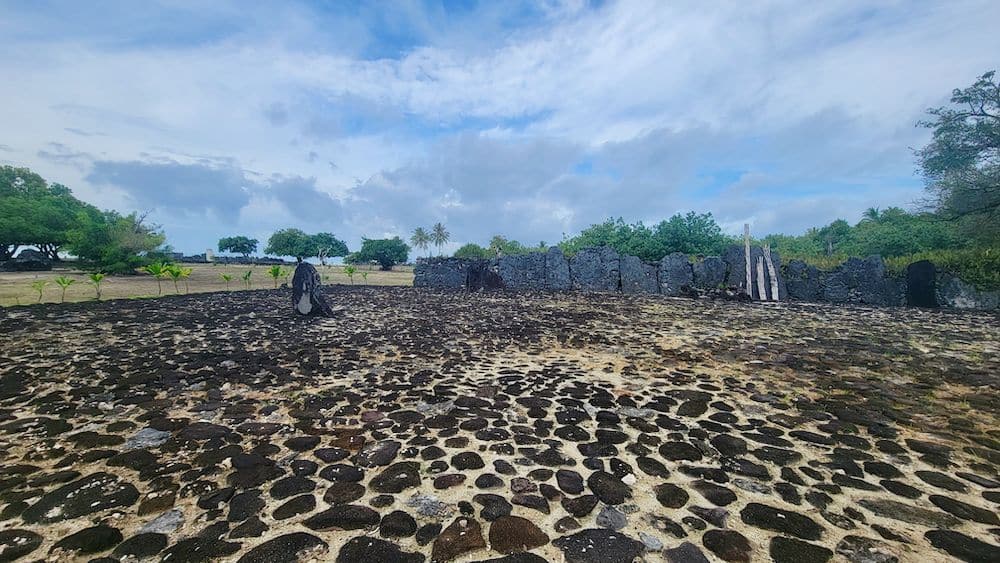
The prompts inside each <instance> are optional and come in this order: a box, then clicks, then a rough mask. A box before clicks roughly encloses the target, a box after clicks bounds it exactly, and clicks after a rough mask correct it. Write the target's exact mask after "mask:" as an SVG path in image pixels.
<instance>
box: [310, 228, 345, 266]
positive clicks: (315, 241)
mask: <svg viewBox="0 0 1000 563" xmlns="http://www.w3.org/2000/svg"><path fill="white" fill-rule="evenodd" d="M310 242H311V243H312V246H313V249H314V250H315V251H316V254H315V256H317V257H318V258H319V261H320V263H321V264H323V265H324V266H325V265H326V259H327V258H333V257H336V256H347V244H346V243H344V241H342V240H340V239H338V238H337V237H335V236H333V234H331V233H316V234H315V235H312V236H311V237H310Z"/></svg>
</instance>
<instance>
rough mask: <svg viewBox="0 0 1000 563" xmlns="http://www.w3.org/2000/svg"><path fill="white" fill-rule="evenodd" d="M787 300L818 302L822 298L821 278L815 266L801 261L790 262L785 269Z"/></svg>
mask: <svg viewBox="0 0 1000 563" xmlns="http://www.w3.org/2000/svg"><path fill="white" fill-rule="evenodd" d="M785 283H786V285H787V287H788V298H789V299H796V300H798V301H819V300H820V299H821V298H822V296H823V276H822V273H821V272H820V271H819V269H818V268H816V266H810V265H809V264H806V263H805V262H803V261H802V260H791V261H790V262H788V266H786V267H785Z"/></svg>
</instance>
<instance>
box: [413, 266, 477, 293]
mask: <svg viewBox="0 0 1000 563" xmlns="http://www.w3.org/2000/svg"><path fill="white" fill-rule="evenodd" d="M471 262H472V261H471V260H463V259H461V258H421V259H420V260H417V265H416V267H415V268H414V269H413V287H438V288H442V289H462V288H464V287H465V283H466V278H468V272H469V264H470V263H471Z"/></svg>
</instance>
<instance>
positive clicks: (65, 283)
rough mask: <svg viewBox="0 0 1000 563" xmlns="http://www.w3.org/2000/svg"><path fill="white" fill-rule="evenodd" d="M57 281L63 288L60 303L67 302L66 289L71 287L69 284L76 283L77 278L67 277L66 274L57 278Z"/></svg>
mask: <svg viewBox="0 0 1000 563" xmlns="http://www.w3.org/2000/svg"><path fill="white" fill-rule="evenodd" d="M55 282H56V285H58V286H59V287H60V288H61V289H62V299H60V300H59V302H60V303H65V302H66V290H67V289H69V286H71V285H73V284H74V283H76V280H74V279H73V278H67V277H66V276H59V277H58V278H56V279H55Z"/></svg>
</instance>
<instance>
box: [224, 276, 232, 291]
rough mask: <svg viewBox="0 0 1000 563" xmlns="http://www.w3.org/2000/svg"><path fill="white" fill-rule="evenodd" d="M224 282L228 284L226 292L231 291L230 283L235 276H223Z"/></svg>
mask: <svg viewBox="0 0 1000 563" xmlns="http://www.w3.org/2000/svg"><path fill="white" fill-rule="evenodd" d="M222 281H224V282H226V291H229V282H231V281H233V276H231V275H229V274H222Z"/></svg>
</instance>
